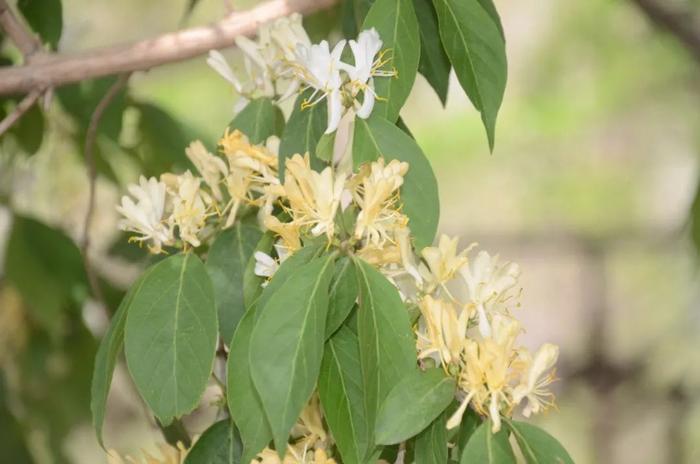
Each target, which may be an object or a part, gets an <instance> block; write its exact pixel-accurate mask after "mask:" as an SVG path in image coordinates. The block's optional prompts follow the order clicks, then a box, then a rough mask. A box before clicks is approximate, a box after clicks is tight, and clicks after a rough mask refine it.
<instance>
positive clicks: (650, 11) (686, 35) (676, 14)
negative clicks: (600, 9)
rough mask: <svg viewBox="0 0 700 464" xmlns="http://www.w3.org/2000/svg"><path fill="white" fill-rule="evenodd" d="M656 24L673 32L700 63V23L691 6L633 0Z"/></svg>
mask: <svg viewBox="0 0 700 464" xmlns="http://www.w3.org/2000/svg"><path fill="white" fill-rule="evenodd" d="M631 1H632V3H634V4H636V5H637V6H638V7H639V9H640V10H641V11H642V12H643V13H644V14H645V15H646V16H647V18H649V20H650V21H651V22H653V23H654V24H655V25H657V26H659V27H661V28H663V29H665V30H666V31H668V32H669V33H671V34H672V35H673V36H674V37H675V38H676V39H677V40H678V41H679V42H681V44H683V45H684V46H685V48H686V50H688V52H689V53H690V54H691V55H692V56H693V58H694V59H695V60H696V61H697V62H699V63H700V25H698V21H697V18H696V17H694V15H693V14H692V11H689V10H690V8H686V9H682V8H679V7H678V6H675V7H674V6H673V5H670V4H669V3H670V2H668V1H667V0H666V1H658V0H631Z"/></svg>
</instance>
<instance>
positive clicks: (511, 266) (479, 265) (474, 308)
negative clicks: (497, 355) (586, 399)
mask: <svg viewBox="0 0 700 464" xmlns="http://www.w3.org/2000/svg"><path fill="white" fill-rule="evenodd" d="M459 273H460V275H461V276H462V279H464V282H465V283H466V285H467V300H468V303H467V308H468V310H469V311H470V313H471V314H472V315H476V317H478V319H479V332H481V335H482V336H483V337H489V336H490V335H491V325H490V323H489V318H488V315H487V312H489V311H493V310H494V309H495V307H496V305H499V304H504V303H506V302H507V301H508V300H509V299H510V298H511V297H512V295H511V290H513V289H514V288H515V286H516V285H517V283H518V278H519V277H520V267H519V266H518V265H517V264H515V263H508V262H506V263H502V264H501V263H499V259H498V255H496V256H491V255H489V254H488V253H487V252H486V251H480V252H479V254H478V255H477V256H476V259H474V261H473V262H471V263H468V264H465V265H463V266H462V267H461V268H460V269H459Z"/></svg>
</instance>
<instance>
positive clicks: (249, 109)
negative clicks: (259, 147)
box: [228, 98, 284, 144]
mask: <svg viewBox="0 0 700 464" xmlns="http://www.w3.org/2000/svg"><path fill="white" fill-rule="evenodd" d="M228 127H229V129H231V130H234V129H238V130H239V131H241V132H243V133H244V134H245V135H246V136H247V137H248V140H249V141H250V143H252V144H261V143H265V141H266V140H267V138H268V137H270V136H271V135H277V136H280V135H281V134H282V130H283V129H284V115H283V114H282V110H280V108H279V106H277V105H275V104H274V103H272V100H271V99H269V98H256V99H255V100H253V101H251V102H250V103H248V104H247V105H246V107H245V108H243V110H242V111H241V112H240V113H238V114H237V115H236V117H235V118H233V121H231V123H229V125H228Z"/></svg>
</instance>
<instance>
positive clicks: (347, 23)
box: [341, 0, 375, 39]
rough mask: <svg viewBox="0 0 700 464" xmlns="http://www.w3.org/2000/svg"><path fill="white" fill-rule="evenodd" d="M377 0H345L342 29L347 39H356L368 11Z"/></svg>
mask: <svg viewBox="0 0 700 464" xmlns="http://www.w3.org/2000/svg"><path fill="white" fill-rule="evenodd" d="M374 1H375V0H345V1H343V11H342V18H341V21H342V29H343V35H344V36H345V38H346V39H356V38H357V35H358V34H359V32H360V30H361V29H360V28H361V27H362V23H363V22H364V21H365V17H366V16H367V12H368V11H369V8H370V7H371V6H372V3H374Z"/></svg>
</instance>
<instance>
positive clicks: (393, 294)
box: [355, 259, 416, 445]
mask: <svg viewBox="0 0 700 464" xmlns="http://www.w3.org/2000/svg"><path fill="white" fill-rule="evenodd" d="M355 266H356V271H357V278H358V281H359V288H360V306H359V310H358V311H357V318H358V321H357V324H358V338H359V341H360V366H361V368H362V388H363V391H364V407H365V414H366V417H367V423H368V424H370V425H372V424H375V423H376V420H377V412H378V411H379V407H380V406H381V404H382V402H383V401H384V399H385V398H386V397H387V395H388V394H389V392H390V391H391V390H392V388H394V386H395V385H396V384H398V383H399V382H400V381H401V379H403V378H404V377H406V376H407V375H410V373H411V372H412V371H413V370H415V369H416V350H415V340H414V338H413V332H412V331H411V326H410V324H409V322H408V313H407V312H406V308H405V306H404V304H403V302H402V301H401V297H400V296H399V292H398V290H396V288H395V287H394V286H393V285H392V284H391V282H389V281H388V280H387V279H386V277H384V276H383V275H382V274H381V273H380V272H379V271H378V270H376V269H375V268H374V267H372V266H371V265H370V264H368V263H366V262H364V261H362V260H359V259H356V260H355ZM368 442H369V443H370V445H371V444H373V443H374V431H373V430H372V428H370V430H369V438H368Z"/></svg>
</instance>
